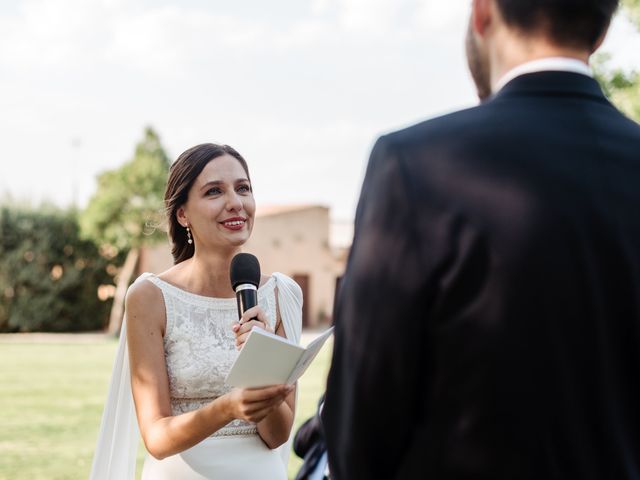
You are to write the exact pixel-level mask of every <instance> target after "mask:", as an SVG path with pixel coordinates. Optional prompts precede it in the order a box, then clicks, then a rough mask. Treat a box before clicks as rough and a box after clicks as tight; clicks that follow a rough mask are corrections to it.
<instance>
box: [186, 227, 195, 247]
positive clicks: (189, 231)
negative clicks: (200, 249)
mask: <svg viewBox="0 0 640 480" xmlns="http://www.w3.org/2000/svg"><path fill="white" fill-rule="evenodd" d="M186 229H187V243H188V244H189V245H191V244H192V243H193V240H191V230H189V227H186Z"/></svg>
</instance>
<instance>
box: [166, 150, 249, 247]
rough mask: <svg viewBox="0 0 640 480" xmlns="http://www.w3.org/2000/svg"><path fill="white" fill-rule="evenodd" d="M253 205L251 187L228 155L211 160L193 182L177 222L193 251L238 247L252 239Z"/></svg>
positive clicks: (246, 177) (239, 167)
mask: <svg viewBox="0 0 640 480" xmlns="http://www.w3.org/2000/svg"><path fill="white" fill-rule="evenodd" d="M255 210H256V204H255V200H254V198H253V192H252V190H251V183H250V181H249V178H248V175H247V173H246V172H245V171H244V168H242V165H241V164H240V162H239V161H238V160H237V159H236V158H234V157H232V156H231V155H223V156H220V157H217V158H214V159H213V160H211V161H210V162H209V163H208V164H207V165H206V166H205V167H204V169H203V170H202V172H201V173H200V175H198V177H197V178H196V180H195V182H194V183H193V186H192V187H191V190H190V191H189V197H188V199H187V203H185V204H184V206H183V207H182V208H180V209H179V210H178V220H179V221H180V222H181V223H182V224H183V225H184V224H188V225H189V228H190V229H191V234H192V236H193V240H194V244H195V247H196V248H220V247H222V248H225V247H238V246H240V245H242V244H244V243H245V242H246V241H247V240H248V239H249V237H250V236H251V231H252V230H253V219H254V215H255Z"/></svg>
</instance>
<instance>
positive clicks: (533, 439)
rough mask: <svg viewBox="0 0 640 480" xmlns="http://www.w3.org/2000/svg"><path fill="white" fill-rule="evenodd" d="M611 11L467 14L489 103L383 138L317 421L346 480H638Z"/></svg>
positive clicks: (631, 191)
mask: <svg viewBox="0 0 640 480" xmlns="http://www.w3.org/2000/svg"><path fill="white" fill-rule="evenodd" d="M616 6H617V1H615V0H553V1H552V0H545V1H541V0H474V1H473V5H472V14H471V21H470V25H469V33H468V39H467V50H468V58H469V65H470V67H471V72H472V74H473V77H474V80H475V82H476V84H477V87H478V92H479V95H480V97H481V98H482V99H483V100H484V102H483V104H482V105H481V106H479V107H477V108H472V109H470V110H465V111H462V112H458V113H454V114H452V115H448V116H445V117H441V118H437V119H434V120H430V121H426V122H424V123H421V124H418V125H415V126H413V127H411V128H408V129H406V130H402V131H399V132H396V133H392V134H390V135H386V136H383V137H382V138H380V139H379V140H378V142H377V144H376V146H375V148H374V150H373V152H372V154H371V160H370V162H369V167H368V170H367V174H366V178H365V181H364V185H363V187H362V196H361V198H360V203H359V205H358V211H357V215H356V229H355V237H354V244H353V249H352V252H351V256H350V259H349V264H348V268H347V273H346V276H345V279H344V281H343V286H342V288H341V291H340V294H339V298H338V300H337V310H336V328H337V331H336V339H335V349H334V356H333V365H332V367H331V372H330V375H329V381H328V389H327V397H326V403H325V408H324V411H323V415H322V416H323V422H324V426H325V433H326V439H327V445H328V448H329V461H330V467H331V471H332V474H333V476H334V478H335V479H337V480H358V479H367V480H371V479H385V480H387V479H422V478H424V479H437V480H443V479H473V480H480V479H493V480H501V479H505V480H506V479H525V480H526V479H531V480H533V479H536V480H539V479H571V480H573V479H581V480H587V479H631V478H640V127H639V126H638V125H637V124H636V123H634V122H632V121H631V120H629V119H627V118H625V117H624V116H623V115H622V114H621V113H620V112H618V111H617V110H616V109H615V108H614V107H613V106H612V105H611V104H610V103H609V102H608V101H607V99H606V98H605V97H604V96H603V94H602V91H601V90H600V88H599V86H598V84H597V83H596V81H595V80H594V79H593V78H592V73H591V71H590V69H589V67H588V60H589V56H590V55H591V53H592V52H593V51H594V50H595V49H596V48H597V47H598V46H599V45H600V43H601V42H602V40H603V37H604V35H605V32H606V30H607V27H608V25H609V22H610V20H611V16H612V14H613V13H614V10H615V8H616Z"/></svg>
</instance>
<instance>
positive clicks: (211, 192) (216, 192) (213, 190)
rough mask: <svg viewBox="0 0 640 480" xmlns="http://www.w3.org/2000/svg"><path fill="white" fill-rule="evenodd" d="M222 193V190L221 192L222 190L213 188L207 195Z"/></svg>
mask: <svg viewBox="0 0 640 480" xmlns="http://www.w3.org/2000/svg"><path fill="white" fill-rule="evenodd" d="M221 193H222V190H220V188H218V187H212V188H210V189H209V190H207V191H206V192H205V195H220V194H221Z"/></svg>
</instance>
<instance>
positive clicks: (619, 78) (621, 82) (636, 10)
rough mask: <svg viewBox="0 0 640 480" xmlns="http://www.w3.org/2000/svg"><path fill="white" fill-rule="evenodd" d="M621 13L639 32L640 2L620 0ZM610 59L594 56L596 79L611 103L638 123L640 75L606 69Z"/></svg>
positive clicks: (607, 55)
mask: <svg viewBox="0 0 640 480" xmlns="http://www.w3.org/2000/svg"><path fill="white" fill-rule="evenodd" d="M621 12H622V13H623V14H624V15H626V16H627V18H628V19H629V20H630V21H631V22H632V23H633V24H634V25H635V26H636V28H637V29H638V31H640V0H622V9H621ZM610 58H611V56H610V55H609V54H607V53H601V54H598V55H596V57H595V59H594V70H595V73H596V78H597V79H598V81H599V82H600V84H601V85H602V88H603V90H604V92H605V93H606V94H607V96H608V97H609V98H610V99H611V101H612V102H613V103H614V104H616V106H617V107H618V108H620V110H622V111H623V112H625V113H626V114H627V115H628V116H629V117H630V118H633V119H635V120H636V121H639V122H640V73H639V72H637V71H632V72H625V71H623V70H621V69H615V70H611V69H609V68H608V67H607V64H608V62H609V60H610Z"/></svg>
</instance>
